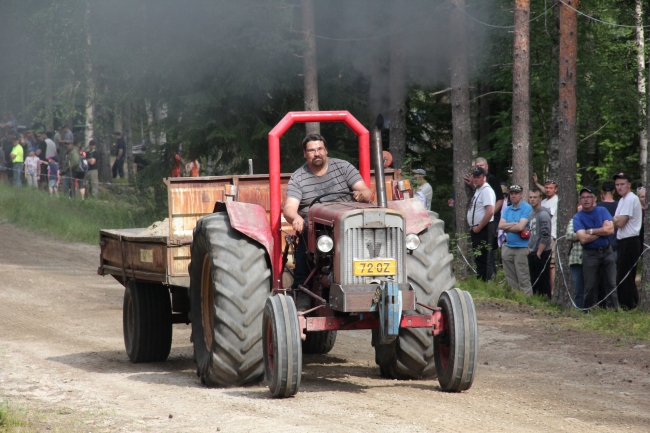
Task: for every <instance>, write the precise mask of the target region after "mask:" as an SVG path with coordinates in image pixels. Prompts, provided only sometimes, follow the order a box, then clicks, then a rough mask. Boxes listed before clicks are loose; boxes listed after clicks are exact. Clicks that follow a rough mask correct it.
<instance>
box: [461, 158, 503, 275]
mask: <svg viewBox="0 0 650 433" xmlns="http://www.w3.org/2000/svg"><path fill="white" fill-rule="evenodd" d="M486 180H487V173H486V172H485V170H484V169H483V168H482V167H476V168H474V170H472V183H473V185H474V187H475V188H476V189H475V191H474V197H472V202H471V205H470V207H469V209H468V210H467V223H468V224H469V227H470V237H471V238H472V249H473V250H474V260H475V262H476V272H477V274H478V277H479V278H480V279H482V280H483V281H487V280H489V279H490V278H492V268H491V267H488V254H489V252H490V251H491V242H490V241H491V239H492V238H493V237H494V225H493V224H490V222H491V221H492V220H493V218H494V205H495V203H496V195H495V194H494V190H493V189H492V187H490V185H489V184H488V183H487V182H486Z"/></svg>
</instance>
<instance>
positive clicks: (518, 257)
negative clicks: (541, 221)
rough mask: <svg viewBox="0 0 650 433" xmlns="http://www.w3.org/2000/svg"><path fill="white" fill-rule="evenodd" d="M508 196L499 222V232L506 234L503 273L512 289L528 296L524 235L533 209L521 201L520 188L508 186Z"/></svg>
mask: <svg viewBox="0 0 650 433" xmlns="http://www.w3.org/2000/svg"><path fill="white" fill-rule="evenodd" d="M509 195H510V202H511V203H512V204H510V205H509V206H508V207H506V209H505V210H504V211H503V212H502V213H501V220H500V221H499V230H503V231H504V232H505V233H506V243H505V245H503V247H502V248H501V261H502V262H503V271H504V273H505V274H506V280H507V281H508V285H509V286H510V287H511V288H512V289H519V290H521V291H523V292H524V293H525V294H526V295H528V296H530V295H531V294H532V288H531V286H530V272H529V269H528V238H527V237H526V236H525V233H526V228H527V226H528V216H529V215H530V213H531V212H532V211H533V208H532V207H531V206H530V205H529V204H528V203H526V202H525V201H524V200H523V198H524V189H523V188H522V187H521V186H519V185H510V188H509ZM522 233H524V235H523V237H522Z"/></svg>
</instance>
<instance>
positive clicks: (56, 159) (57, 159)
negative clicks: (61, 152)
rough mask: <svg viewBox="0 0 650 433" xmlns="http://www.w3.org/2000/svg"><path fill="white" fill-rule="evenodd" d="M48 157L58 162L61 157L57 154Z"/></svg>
mask: <svg viewBox="0 0 650 433" xmlns="http://www.w3.org/2000/svg"><path fill="white" fill-rule="evenodd" d="M47 159H51V160H52V161H56V162H59V157H58V156H56V155H53V156H48V157H47Z"/></svg>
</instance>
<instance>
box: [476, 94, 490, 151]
mask: <svg viewBox="0 0 650 433" xmlns="http://www.w3.org/2000/svg"><path fill="white" fill-rule="evenodd" d="M486 93H490V85H489V84H486V83H481V84H480V85H479V96H480V95H485V94H486ZM479 109H480V111H479V120H478V150H479V152H487V151H488V150H490V141H489V139H488V136H489V135H490V120H489V117H490V96H489V95H488V96H483V97H482V98H480V99H479Z"/></svg>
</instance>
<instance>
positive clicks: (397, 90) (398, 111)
mask: <svg viewBox="0 0 650 433" xmlns="http://www.w3.org/2000/svg"><path fill="white" fill-rule="evenodd" d="M402 7H403V5H402V4H400V2H393V3H392V4H391V11H390V16H391V30H392V34H391V36H390V43H389V83H388V87H389V89H388V93H389V98H390V135H389V140H388V149H389V151H390V153H391V154H392V155H393V167H395V168H399V169H401V168H402V166H403V165H404V161H405V160H406V105H405V104H404V101H405V96H406V70H405V65H404V58H403V56H402V53H403V51H404V47H403V40H402V32H401V31H399V30H398V28H399V27H400V25H401V24H402V20H401V16H402ZM400 30H401V29H400Z"/></svg>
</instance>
